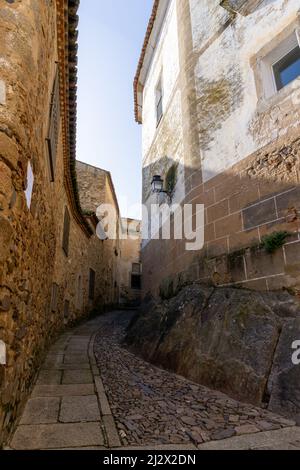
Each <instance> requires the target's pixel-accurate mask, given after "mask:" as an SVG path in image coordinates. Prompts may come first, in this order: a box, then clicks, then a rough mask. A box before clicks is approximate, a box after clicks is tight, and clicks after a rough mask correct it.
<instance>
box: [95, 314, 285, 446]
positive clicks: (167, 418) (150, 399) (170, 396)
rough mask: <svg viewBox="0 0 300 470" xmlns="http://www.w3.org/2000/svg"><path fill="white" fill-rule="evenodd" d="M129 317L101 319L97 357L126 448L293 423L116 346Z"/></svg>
mask: <svg viewBox="0 0 300 470" xmlns="http://www.w3.org/2000/svg"><path fill="white" fill-rule="evenodd" d="M129 318H130V315H128V314H127V315H126V314H123V316H122V317H120V316H116V315H112V316H110V317H107V318H106V320H105V321H104V320H103V326H102V328H101V329H100V331H99V333H98V334H97V336H96V340H95V346H94V350H95V354H96V360H97V362H98V366H99V368H100V373H101V377H102V380H103V383H104V387H105V391H106V393H107V396H108V399H109V402H110V406H111V409H112V412H113V414H114V416H115V419H116V423H117V427H118V429H119V434H120V436H121V439H122V442H123V444H124V445H149V444H186V443H190V442H192V443H194V444H196V445H200V444H202V443H204V442H208V441H215V440H221V439H227V438H230V437H232V436H241V435H246V434H253V433H258V432H260V431H270V430H275V429H281V428H284V427H287V426H292V425H293V424H294V423H293V422H291V421H288V420H286V419H284V418H282V417H279V416H277V415H274V414H272V413H270V412H268V411H265V410H262V409H260V408H255V407H253V406H252V405H247V404H242V403H239V402H237V401H235V400H232V399H230V398H229V397H228V396H226V395H224V394H222V393H219V392H216V391H212V390H210V389H208V388H206V387H203V386H199V385H197V384H195V383H192V382H189V381H188V380H185V379H183V378H181V377H179V376H176V375H175V374H172V373H169V372H167V371H164V370H161V369H158V368H156V367H153V366H151V365H150V364H148V363H146V362H144V361H143V360H142V359H140V358H138V357H136V356H134V355H132V354H131V353H129V352H128V351H126V350H125V349H124V348H122V347H121V346H120V342H121V340H122V338H123V335H124V329H125V327H126V325H127V324H128V321H129Z"/></svg>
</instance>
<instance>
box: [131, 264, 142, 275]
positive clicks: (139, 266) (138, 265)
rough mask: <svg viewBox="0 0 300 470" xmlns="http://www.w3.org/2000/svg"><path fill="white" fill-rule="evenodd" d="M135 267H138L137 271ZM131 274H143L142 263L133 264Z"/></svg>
mask: <svg viewBox="0 0 300 470" xmlns="http://www.w3.org/2000/svg"><path fill="white" fill-rule="evenodd" d="M135 267H138V269H137V270H135ZM131 273H132V274H139V275H140V274H141V263H132V266H131Z"/></svg>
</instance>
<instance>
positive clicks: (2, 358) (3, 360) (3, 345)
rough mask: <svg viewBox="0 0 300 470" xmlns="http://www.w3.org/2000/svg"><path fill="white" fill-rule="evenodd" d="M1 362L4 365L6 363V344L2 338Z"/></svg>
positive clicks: (0, 342) (0, 341) (0, 345)
mask: <svg viewBox="0 0 300 470" xmlns="http://www.w3.org/2000/svg"><path fill="white" fill-rule="evenodd" d="M0 364H1V365H3V366H4V365H5V364H6V345H5V343H4V342H3V341H2V340H0Z"/></svg>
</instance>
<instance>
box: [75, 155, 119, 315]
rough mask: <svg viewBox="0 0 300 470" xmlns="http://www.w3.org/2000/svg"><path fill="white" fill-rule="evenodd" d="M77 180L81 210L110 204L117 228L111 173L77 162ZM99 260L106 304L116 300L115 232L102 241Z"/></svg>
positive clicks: (117, 221)
mask: <svg viewBox="0 0 300 470" xmlns="http://www.w3.org/2000/svg"><path fill="white" fill-rule="evenodd" d="M76 170H77V182H78V188H79V195H80V203H81V207H82V209H83V211H84V212H86V213H91V212H95V211H96V210H97V208H98V207H99V206H100V204H111V205H112V207H113V208H114V210H115V213H116V226H117V229H118V227H119V223H120V214H119V207H118V202H117V200H116V196H115V191H114V187H113V182H112V179H111V175H110V173H109V172H107V171H106V170H103V169H101V168H97V167H94V166H92V165H88V164H86V163H83V162H79V161H77V162H76ZM101 245H102V246H101V249H102V259H101V263H100V265H99V267H98V271H99V273H100V279H101V280H102V284H101V285H102V287H103V289H102V292H101V299H102V303H103V304H104V305H106V306H109V305H116V304H117V303H118V302H119V263H120V241H119V235H118V233H117V238H116V239H115V240H109V239H107V240H104V241H101Z"/></svg>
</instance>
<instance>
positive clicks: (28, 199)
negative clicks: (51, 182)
mask: <svg viewBox="0 0 300 470" xmlns="http://www.w3.org/2000/svg"><path fill="white" fill-rule="evenodd" d="M33 183H34V176H33V172H32V168H31V165H30V162H28V166H27V188H26V190H25V196H26V202H27V207H28V209H30V204H31V196H32V190H33Z"/></svg>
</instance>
